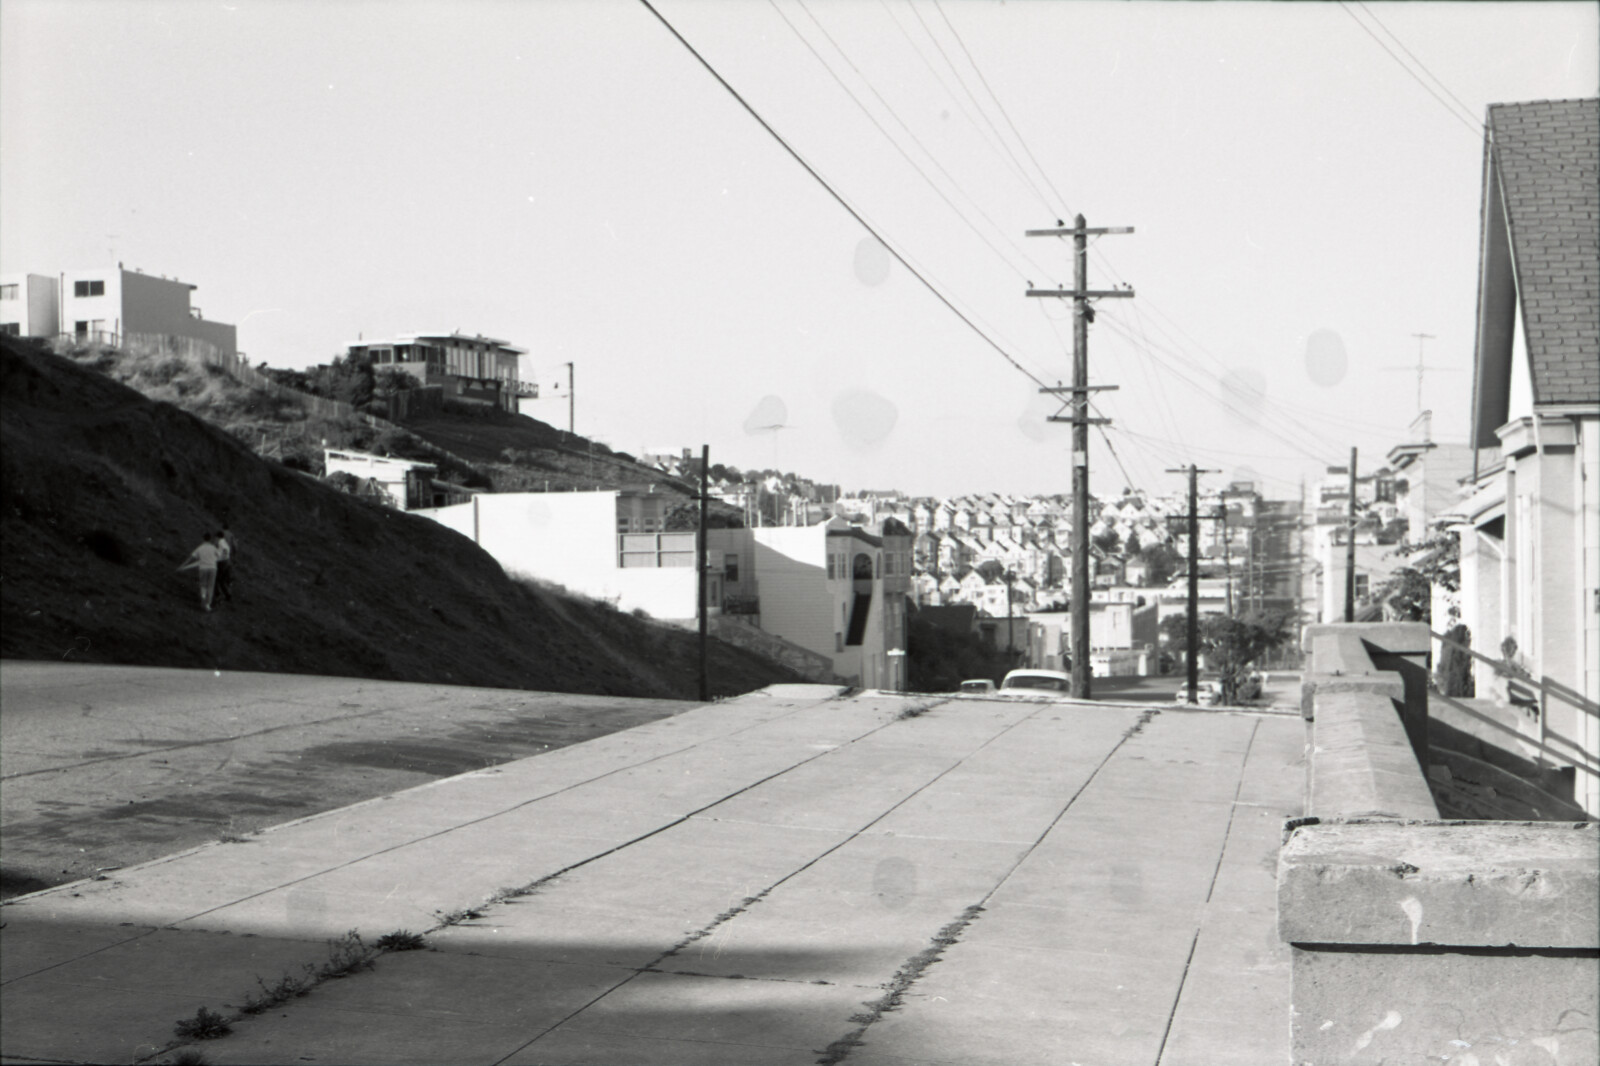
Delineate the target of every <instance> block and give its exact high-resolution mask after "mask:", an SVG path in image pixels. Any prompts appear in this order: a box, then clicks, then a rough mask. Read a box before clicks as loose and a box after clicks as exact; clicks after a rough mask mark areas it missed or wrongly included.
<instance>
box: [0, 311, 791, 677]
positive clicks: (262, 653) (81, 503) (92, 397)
mask: <svg viewBox="0 0 1600 1066" xmlns="http://www.w3.org/2000/svg"><path fill="white" fill-rule="evenodd" d="M0 351H3V355H4V358H3V362H0V374H3V383H4V396H5V403H4V405H3V406H0V431H3V438H4V447H3V448H0V471H3V475H4V476H3V479H0V488H3V493H0V496H3V498H0V575H3V581H0V655H5V656H7V657H13V658H28V659H41V660H49V661H58V662H59V661H75V662H109V663H131V664H143V665H152V666H156V665H159V666H189V667H195V666H199V667H206V668H213V669H227V670H264V671H279V672H292V673H313V674H328V675H334V676H345V677H372V678H380V679H389V680H405V681H429V682H444V683H453V684H467V685H489V686H497V687H513V688H528V689H534V690H540V691H562V692H589V693H595V694H612V695H640V696H654V697H677V698H693V697H694V695H695V693H696V676H697V655H696V651H695V636H694V634H693V633H690V632H688V631H687V630H684V629H682V628H678V627H673V626H668V625H663V624H658V623H654V622H651V621H649V620H647V619H642V618H638V617H635V616H633V615H631V614H628V613H626V612H622V611H618V610H616V609H615V607H614V606H613V605H610V604H604V603H599V602H594V601H589V600H585V599H582V598H577V597H572V596H568V595H563V594H562V593H561V592H559V591H557V590H555V589H552V588H549V587H544V586H540V585H538V584H536V583H531V582H518V581H514V580H512V579H511V578H510V577H508V576H507V575H506V574H505V573H504V571H503V570H502V569H501V567H500V566H499V564H498V563H496V562H495V561H494V559H493V558H492V557H490V556H489V555H488V554H487V553H485V552H484V551H483V550H482V549H481V548H479V547H478V546H477V545H475V544H473V543H472V541H471V540H470V539H468V538H465V537H462V536H461V535H460V534H458V533H455V532H454V531H452V530H450V529H447V528H446V527H444V526H442V525H440V524H438V523H436V522H433V521H431V520H429V519H427V518H423V517H420V516H417V515H410V514H406V513H404V512H401V511H396V510H394V509H393V508H390V507H385V506H382V505H380V504H377V503H373V502H370V501H367V500H364V499H360V498H357V497H354V496H350V495H347V494H345V493H342V492H339V491H337V490H335V489H334V488H332V487H331V486H329V485H327V484H325V483H322V482H319V481H317V480H316V479H314V478H312V477H309V476H307V475H305V474H303V473H300V472H296V471H294V470H291V469H288V468H286V467H285V466H284V465H283V464H280V463H274V462H268V461H263V460H262V459H261V458H260V457H258V456H257V455H255V454H253V453H252V450H251V449H250V448H249V447H248V446H246V445H245V444H244V443H243V441H241V439H240V437H239V434H238V433H237V430H236V429H235V431H234V432H223V431H222V430H221V429H219V428H218V427H217V426H215V425H213V424H210V423H208V422H207V421H205V420H203V419H199V418H197V417H195V416H194V415H192V414H191V413H189V412H187V411H185V410H181V409H179V408H177V407H174V406H173V405H171V404H166V403H156V402H152V401H151V400H149V399H147V398H145V397H144V396H141V395H140V394H139V393H138V392H135V391H131V390H130V389H129V388H127V387H124V386H123V385H120V384H118V383H116V382H114V381H112V380H109V379H108V376H107V375H104V374H100V373H95V372H93V371H91V370H89V369H86V368H85V366H83V365H81V363H80V362H79V361H74V360H71V359H63V358H60V357H58V356H55V355H52V354H50V353H48V352H46V351H44V350H42V349H41V347H40V346H38V345H35V344H28V343H19V342H17V341H16V340H15V339H13V338H5V339H4V341H3V342H0ZM94 358H95V359H96V360H98V359H99V358H100V357H99V356H96V357H94ZM88 361H89V360H87V359H86V360H83V362H88ZM141 362H142V361H120V360H119V361H117V362H116V363H114V364H112V365H111V367H110V369H111V370H112V371H113V372H114V374H126V375H129V376H137V377H138V378H139V379H140V380H142V381H143V382H144V384H145V386H146V387H148V388H150V389H152V390H159V389H170V390H172V392H173V393H174V394H178V395H181V396H183V397H184V399H185V401H186V403H187V404H192V405H195V406H197V407H200V406H205V405H213V406H215V407H217V408H219V409H221V410H223V411H224V412H232V411H235V410H237V409H240V405H243V406H244V407H248V404H249V403H250V402H251V398H250V397H249V396H248V395H243V396H241V395H239V394H237V393H236V392H235V386H234V385H233V383H232V382H231V380H219V379H218V378H217V377H216V376H214V375H211V374H209V373H208V372H205V371H204V370H201V369H199V368H197V367H194V366H177V365H166V366H163V365H161V364H160V363H159V361H157V362H155V363H154V364H153V365H149V366H143V365H140V363H141ZM246 414H254V415H256V416H260V417H266V415H265V414H264V409H258V410H256V411H254V412H249V411H247V412H246ZM330 443H332V441H331V440H330ZM225 523H226V524H228V525H230V526H231V528H232V530H233V532H234V534H235V536H236V538H237V540H238V543H239V544H240V546H241V548H240V555H239V557H238V559H237V561H236V566H237V574H238V595H239V599H238V602H237V603H229V604H226V605H222V606H220V607H219V609H217V610H215V611H213V612H212V613H209V614H205V613H202V612H201V611H200V609H199V604H198V602H197V596H196V592H195V581H194V576H193V574H192V573H185V574H180V573H177V572H175V567H176V566H177V564H178V562H179V561H181V560H182V559H183V557H184V556H185V555H186V554H187V553H188V552H189V551H190V549H192V548H193V547H194V546H195V544H197V543H198V542H199V539H200V535H201V534H202V533H203V532H205V531H206V530H208V529H213V530H214V529H216V528H218V527H219V526H220V525H222V524H225ZM711 678H712V693H713V695H729V694H733V693H738V692H747V691H749V690H751V689H753V688H759V687H761V686H763V685H766V684H771V683H774V682H778V681H792V680H797V678H796V677H795V676H794V675H793V674H792V673H791V672H790V671H788V670H786V669H784V668H782V667H781V666H778V665H777V664H775V663H772V662H770V661H768V660H765V659H762V658H760V657H759V656H755V655H752V654H750V653H748V652H745V651H743V650H741V649H736V648H733V647H731V646H730V645H726V644H724V643H723V642H721V641H715V640H713V641H712V646H711Z"/></svg>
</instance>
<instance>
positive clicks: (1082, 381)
mask: <svg viewBox="0 0 1600 1066" xmlns="http://www.w3.org/2000/svg"><path fill="white" fill-rule="evenodd" d="M1073 225H1074V229H1075V230H1076V232H1075V233H1074V234H1073V235H1072V246H1073V253H1074V254H1073V265H1072V278H1073V283H1072V287H1073V288H1074V289H1075V290H1076V292H1077V295H1076V296H1075V297H1074V298H1073V301H1072V387H1073V393H1072V403H1073V411H1072V414H1073V420H1072V694H1073V696H1075V697H1077V698H1078V699H1080V700H1086V699H1088V698H1089V696H1090V692H1089V689H1090V684H1089V678H1090V672H1089V422H1088V417H1089V391H1088V389H1089V300H1088V298H1087V297H1085V296H1084V295H1083V294H1084V292H1086V291H1087V290H1088V287H1089V238H1088V235H1087V234H1086V233H1085V232H1084V229H1085V228H1086V227H1087V225H1088V223H1086V222H1085V221H1084V217H1083V216H1082V215H1079V216H1078V217H1077V218H1076V219H1074V221H1073Z"/></svg>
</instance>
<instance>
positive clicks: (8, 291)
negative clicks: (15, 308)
mask: <svg viewBox="0 0 1600 1066" xmlns="http://www.w3.org/2000/svg"><path fill="white" fill-rule="evenodd" d="M16 298H17V286H16V284H15V283H13V284H10V285H0V300H15V299H16Z"/></svg>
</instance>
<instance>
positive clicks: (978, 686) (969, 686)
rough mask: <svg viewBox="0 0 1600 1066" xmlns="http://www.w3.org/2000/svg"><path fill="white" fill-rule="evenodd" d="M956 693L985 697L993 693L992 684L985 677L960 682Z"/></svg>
mask: <svg viewBox="0 0 1600 1066" xmlns="http://www.w3.org/2000/svg"><path fill="white" fill-rule="evenodd" d="M956 691H957V692H961V693H964V694H966V695H968V696H986V695H989V694H991V693H993V692H994V682H993V681H990V680H989V679H988V678H987V677H980V678H975V679H973V680H971V681H963V682H961V687H960V688H958V689H956Z"/></svg>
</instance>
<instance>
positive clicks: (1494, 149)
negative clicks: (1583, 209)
mask: <svg viewBox="0 0 1600 1066" xmlns="http://www.w3.org/2000/svg"><path fill="white" fill-rule="evenodd" d="M1338 3H1339V7H1340V9H1341V10H1342V11H1344V13H1345V14H1346V15H1348V16H1350V20H1351V21H1352V22H1354V23H1355V24H1356V25H1357V26H1360V27H1361V30H1362V32H1363V33H1365V34H1366V35H1367V36H1368V37H1371V38H1372V40H1373V42H1374V43H1376V44H1377V46H1378V47H1379V48H1382V49H1383V50H1384V52H1385V53H1386V54H1387V55H1388V56H1389V58H1390V59H1393V60H1394V61H1395V62H1396V63H1397V64H1399V66H1400V69H1401V70H1404V71H1405V72H1406V73H1407V74H1408V75H1410V76H1411V78H1412V80H1414V81H1415V82H1416V83H1417V84H1418V85H1420V86H1422V88H1423V89H1424V90H1426V91H1427V93H1428V95H1429V96H1431V97H1433V98H1434V99H1435V100H1437V101H1438V102H1439V104H1440V106H1442V107H1443V108H1444V109H1445V111H1446V112H1447V113H1448V114H1449V115H1450V117H1451V118H1454V119H1455V120H1456V121H1457V122H1460V123H1461V124H1462V125H1464V126H1466V127H1467V129H1469V130H1470V131H1472V134H1473V135H1474V136H1475V137H1479V138H1482V139H1486V141H1487V146H1488V149H1489V151H1490V152H1491V153H1493V154H1495V155H1496V156H1501V157H1503V156H1504V155H1513V156H1520V157H1521V158H1523V159H1525V160H1527V161H1528V162H1530V163H1542V164H1543V165H1545V166H1548V167H1551V168H1552V169H1555V170H1559V171H1562V172H1564V173H1574V174H1576V175H1577V176H1579V177H1582V176H1583V173H1582V172H1581V171H1572V170H1571V169H1570V168H1569V167H1568V166H1567V165H1566V164H1565V162H1564V161H1563V160H1562V159H1561V157H1560V156H1558V155H1555V154H1554V153H1552V152H1550V151H1548V150H1547V149H1545V148H1543V147H1542V146H1540V145H1535V144H1530V145H1524V146H1522V147H1519V148H1511V149H1507V148H1505V147H1504V146H1502V145H1499V144H1497V143H1496V142H1495V140H1494V138H1493V137H1491V136H1488V124H1487V123H1486V122H1484V121H1480V120H1478V119H1476V118H1472V117H1470V116H1471V114H1472V111H1471V109H1470V108H1468V107H1467V105H1466V104H1463V103H1462V102H1461V98H1460V97H1458V96H1456V94H1455V93H1453V92H1450V89H1449V87H1448V86H1446V85H1445V83H1444V82H1443V81H1440V80H1439V78H1438V76H1437V75H1435V74H1434V73H1433V71H1431V70H1428V68H1427V66H1426V65H1425V64H1424V63H1423V62H1422V60H1420V59H1417V57H1416V56H1415V55H1412V53H1411V50H1410V49H1409V48H1406V46H1405V45H1404V44H1402V43H1401V41H1400V38H1398V37H1396V36H1395V35H1394V34H1393V33H1391V32H1390V30H1389V28H1388V27H1387V26H1384V25H1383V23H1382V22H1380V21H1379V20H1378V17H1377V16H1376V15H1374V14H1373V13H1372V12H1371V11H1370V10H1368V8H1367V7H1366V5H1365V4H1361V5H1360V7H1361V10H1362V11H1365V12H1366V13H1367V17H1368V18H1370V19H1372V21H1373V22H1375V23H1377V24H1378V26H1379V27H1380V28H1381V29H1382V30H1383V32H1384V33H1385V34H1387V35H1388V36H1389V38H1390V39H1391V40H1393V41H1394V43H1395V44H1397V45H1399V46H1400V48H1401V50H1403V51H1404V52H1405V53H1406V55H1408V56H1411V59H1412V60H1413V62H1415V63H1416V64H1417V66H1419V67H1421V68H1422V69H1423V70H1424V71H1426V72H1427V75H1428V77H1430V78H1432V79H1433V80H1434V82H1436V83H1437V84H1438V86H1439V88H1441V89H1443V90H1444V91H1445V93H1447V94H1448V95H1449V97H1450V99H1452V100H1454V101H1455V102H1456V103H1457V104H1458V105H1459V106H1460V107H1461V108H1462V109H1463V110H1464V111H1465V112H1466V116H1463V115H1462V114H1461V113H1460V112H1457V111H1456V110H1455V109H1454V108H1452V107H1451V106H1450V105H1449V104H1448V103H1446V102H1445V100H1444V98H1443V97H1441V96H1440V95H1439V94H1438V93H1436V92H1434V91H1433V89H1432V87H1430V86H1429V85H1428V83H1427V82H1425V81H1423V80H1422V79H1421V78H1420V77H1419V76H1418V75H1417V72H1416V71H1414V70H1412V69H1411V67H1410V66H1409V65H1407V64H1406V62H1405V61H1404V60H1402V59H1401V58H1400V57H1399V56H1397V55H1395V54H1394V51H1393V50H1392V49H1391V48H1390V47H1389V46H1388V45H1386V44H1384V43H1383V41H1382V40H1380V39H1379V38H1378V35H1377V34H1375V33H1373V32H1372V31H1371V30H1370V29H1368V28H1367V25H1366V23H1364V22H1362V21H1361V20H1360V19H1359V18H1357V17H1356V14H1355V12H1354V11H1351V10H1350V5H1349V4H1347V3H1345V0H1338ZM1358 3H1359V0H1358ZM1535 155H1537V156H1539V157H1541V158H1539V159H1535Z"/></svg>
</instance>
